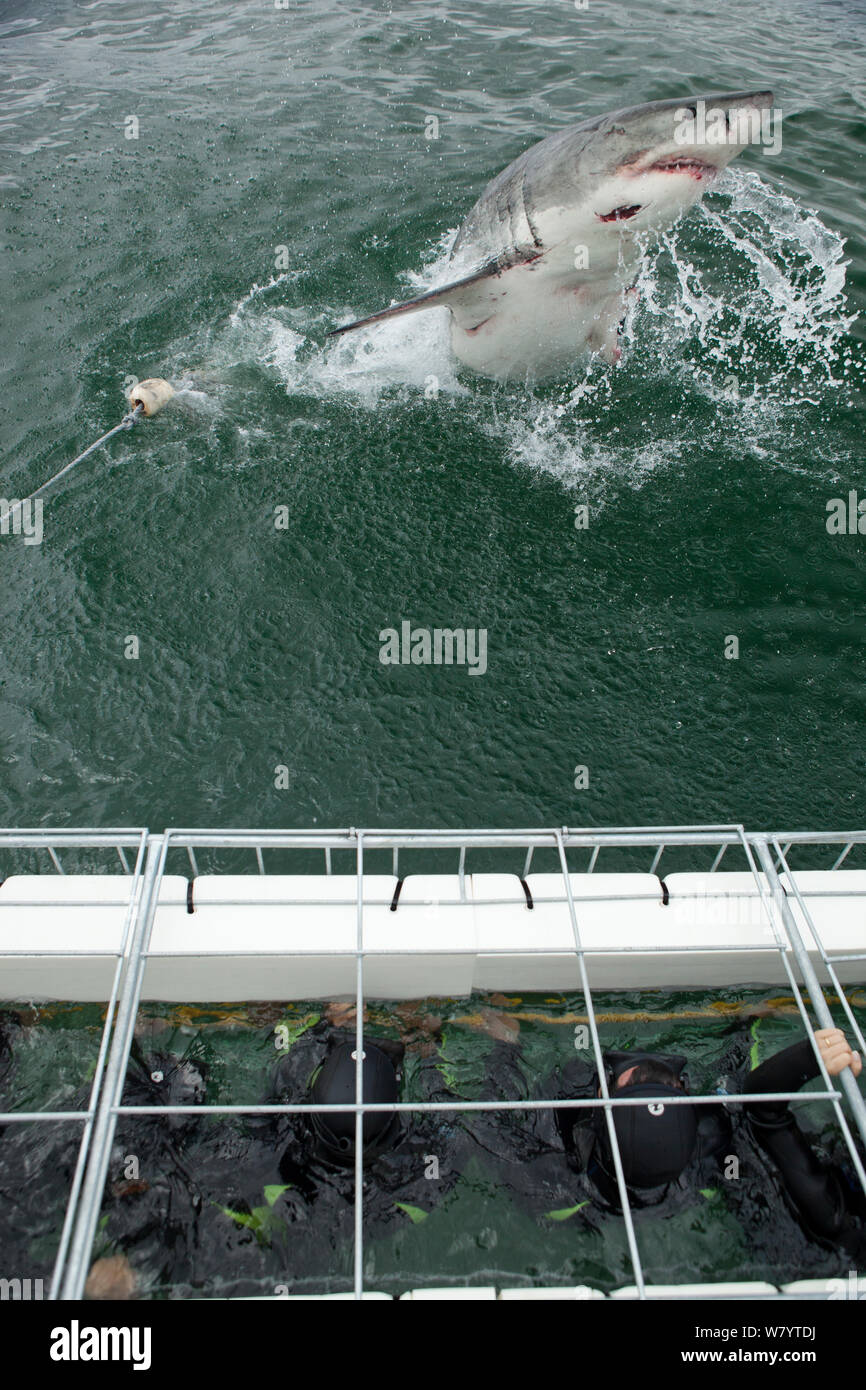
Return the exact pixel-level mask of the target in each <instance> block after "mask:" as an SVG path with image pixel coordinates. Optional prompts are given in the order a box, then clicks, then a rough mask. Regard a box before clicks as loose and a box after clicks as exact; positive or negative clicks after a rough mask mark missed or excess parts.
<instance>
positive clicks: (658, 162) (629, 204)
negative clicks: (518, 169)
mask: <svg viewBox="0 0 866 1390" xmlns="http://www.w3.org/2000/svg"><path fill="white" fill-rule="evenodd" d="M772 102H773V94H772V92H768V91H760V92H724V93H719V94H714V95H710V96H706V97H700V98H684V99H682V100H673V101H654V102H650V103H648V104H647V105H645V106H633V107H629V108H627V109H626V110H623V111H613V112H610V113H609V114H608V115H606V116H603V117H600V118H598V119H596V120H593V121H585V122H583V123H582V124H581V125H578V126H572V127H571V128H570V129H569V130H564V131H561V132H560V133H559V135H558V136H556V137H554V140H553V141H551V142H550V143H549V148H548V150H547V151H544V150H543V145H541V146H537V147H536V150H537V152H538V154H542V152H544V154H545V155H546V157H545V158H543V159H542V160H540V161H539V162H538V163H537V164H536V167H535V168H533V169H532V170H529V169H528V170H527V174H528V175H529V178H528V180H527V182H528V184H529V189H528V193H529V198H528V199H527V202H529V201H530V200H531V203H532V205H533V206H534V208H535V213H534V215H535V217H536V219H541V221H544V220H545V214H546V215H547V220H548V222H552V223H553V224H554V225H553V226H551V227H550V228H549V231H548V235H549V236H550V237H551V240H556V239H558V232H559V231H560V230H562V231H566V227H565V226H561V227H560V228H557V227H556V225H555V224H556V223H557V222H559V223H560V224H563V223H567V222H571V225H570V226H568V227H567V233H568V234H571V233H572V232H573V231H575V230H579V229H578V228H575V226H574V223H573V221H571V219H570V218H569V212H572V213H573V212H574V211H575V210H579V213H580V219H579V220H580V223H581V225H582V226H583V227H584V228H585V229H586V230H587V231H589V230H591V229H595V228H605V227H606V228H609V229H610V232H611V235H612V236H614V237H616V236H617V235H618V234H620V233H622V232H623V231H624V230H625V228H626V226H627V227H628V230H629V231H634V232H636V231H647V230H651V229H658V228H660V227H665V226H669V225H670V224H671V223H672V222H674V221H675V220H676V219H677V218H678V217H679V216H680V215H681V214H682V213H683V212H685V211H686V210H687V209H688V208H689V207H691V206H692V204H693V203H695V202H697V200H698V199H699V198H700V197H701V196H702V195H703V194H704V193H705V192H706V191H707V190H708V189H709V188H711V187H712V185H713V183H714V182H715V180H716V179H717V178H718V176H719V174H720V173H721V172H722V170H723V169H724V168H725V167H726V166H727V165H728V164H729V163H730V161H731V160H732V159H733V158H734V157H735V156H736V155H738V154H739V153H740V152H741V151H742V150H743V149H745V148H746V146H747V145H750V144H761V143H765V142H766V141H767V140H768V139H769V130H768V125H769V120H770V110H771V107H772ZM553 190H555V192H554V191H553Z"/></svg>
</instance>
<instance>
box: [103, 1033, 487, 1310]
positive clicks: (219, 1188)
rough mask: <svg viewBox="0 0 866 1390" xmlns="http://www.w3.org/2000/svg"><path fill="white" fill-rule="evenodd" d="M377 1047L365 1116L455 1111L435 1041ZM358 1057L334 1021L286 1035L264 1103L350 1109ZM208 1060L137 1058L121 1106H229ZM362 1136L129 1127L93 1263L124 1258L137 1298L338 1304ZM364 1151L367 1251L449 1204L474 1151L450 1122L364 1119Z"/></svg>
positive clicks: (342, 1120)
mask: <svg viewBox="0 0 866 1390" xmlns="http://www.w3.org/2000/svg"><path fill="white" fill-rule="evenodd" d="M334 1012H335V1011H331V1016H334ZM337 1016H339V1014H337ZM437 1021H438V1020H437ZM374 1033H375V1030H368V1029H367V1028H366V1027H365V1034H364V1057H363V1078H364V1099H365V1100H366V1101H369V1102H372V1103H380V1104H384V1105H390V1104H397V1103H399V1102H400V1101H401V1100H402V1099H417V1100H418V1101H437V1100H439V1101H447V1100H449V1099H452V1100H453V1099H454V1097H453V1094H452V1093H451V1092H450V1091H449V1089H448V1086H447V1083H446V1081H445V1079H444V1077H443V1075H442V1072H441V1071H440V1069H439V1065H437V1063H439V1062H440V1059H439V1053H438V1051H437V1049H436V1046H435V1045H434V1043H433V1041H432V1040H431V1037H430V1036H429V1034H425V1035H424V1037H423V1039H419V1038H417V1037H414V1036H412V1035H411V1033H409V1032H407V1034H406V1037H407V1042H406V1043H405V1044H404V1042H402V1041H398V1040H394V1039H390V1038H383V1037H378V1036H375V1035H374ZM355 1050H356V1035H355V1032H354V1029H341V1028H338V1027H334V1026H333V1024H332V1023H331V1022H330V1019H329V1016H328V1011H327V1010H326V1012H325V1016H324V1017H321V1018H319V1017H316V1016H313V1020H312V1021H311V1022H309V1023H306V1021H305V1023H304V1025H303V1026H302V1027H300V1028H295V1029H294V1030H292V1035H291V1042H290V1045H289V1046H288V1047H286V1048H285V1050H283V1051H281V1054H280V1056H279V1060H278V1061H277V1062H276V1063H275V1064H272V1065H271V1068H270V1072H269V1075H268V1079H267V1082H266V1087H265V1092H264V1094H263V1095H261V1096H260V1099H261V1102H262V1103H264V1104H299V1105H307V1104H310V1105H316V1104H322V1105H332V1104H335V1105H339V1104H346V1105H351V1104H354V1100H355V1079H356V1063H355V1056H354V1054H355ZM205 1054H206V1049H205V1048H203V1047H202V1046H201V1045H198V1046H197V1045H196V1044H195V1043H193V1045H191V1047H190V1048H188V1049H187V1052H186V1053H185V1054H184V1055H183V1056H181V1057H172V1056H171V1055H170V1054H169V1053H167V1052H159V1053H153V1054H145V1053H144V1052H142V1053H141V1055H139V1052H138V1048H137V1047H136V1048H135V1049H134V1050H133V1055H132V1064H131V1066H130V1068H129V1071H128V1073H127V1078H126V1086H125V1092H124V1103H125V1104H127V1105H136V1104H140V1103H153V1102H154V1101H158V1102H160V1103H163V1104H166V1105H168V1106H171V1105H173V1104H179V1103H182V1104H185V1105H187V1106H196V1107H197V1106H198V1105H199V1104H202V1103H205V1102H206V1101H208V1100H213V1101H217V1100H218V1099H220V1098H222V1095H223V1094H224V1093H223V1091H222V1087H221V1085H220V1076H219V1072H220V1068H219V1067H218V1065H217V1063H216V1059H208V1060H205ZM355 1132H356V1131H355V1114H354V1111H352V1110H336V1111H327V1112H324V1113H312V1112H308V1111H302V1112H292V1113H288V1114H273V1113H270V1114H268V1113H266V1114H242V1115H231V1116H219V1117H215V1116H197V1115H196V1114H195V1113H187V1114H183V1115H172V1114H168V1115H166V1116H159V1117H153V1116H141V1117H137V1116H130V1115H123V1116H122V1117H121V1119H120V1121H119V1124H118V1134H117V1137H116V1140H115V1144H114V1148H113V1153H112V1161H111V1171H110V1177H109V1183H108V1185H107V1189H106V1193H105V1196H104V1203H103V1217H104V1220H105V1223H106V1224H105V1226H104V1227H102V1226H101V1227H100V1240H99V1243H98V1249H97V1252H96V1253H97V1254H98V1255H99V1256H101V1257H103V1258H102V1263H106V1260H105V1257H108V1258H109V1260H113V1261H115V1262H116V1261H117V1260H118V1259H119V1257H120V1256H121V1255H122V1256H123V1257H124V1258H125V1259H126V1260H127V1261H128V1263H129V1265H130V1266H131V1269H132V1271H133V1272H134V1275H135V1278H136V1280H137V1287H138V1289H139V1291H144V1290H147V1291H154V1290H156V1289H158V1288H161V1289H166V1288H171V1289H172V1290H173V1291H174V1293H175V1295H178V1294H180V1295H181V1296H186V1295H188V1294H189V1293H191V1292H193V1291H195V1290H197V1289H198V1290H200V1289H202V1288H208V1289H210V1290H211V1291H213V1290H214V1289H219V1290H221V1291H223V1292H226V1293H230V1294H232V1295H233V1296H238V1295H242V1294H250V1295H252V1294H261V1293H263V1292H264V1293H271V1294H272V1293H273V1292H274V1290H277V1289H279V1290H285V1291H291V1292H293V1293H294V1292H329V1291H332V1290H333V1288H334V1281H335V1280H337V1281H344V1282H345V1280H346V1278H347V1276H348V1273H349V1269H350V1264H348V1263H347V1261H350V1259H351V1250H352V1243H353V1239H354V1201H355ZM362 1136H363V1188H362V1193H361V1197H362V1202H363V1221H364V1239H365V1242H368V1241H369V1242H372V1241H375V1240H376V1239H378V1238H380V1237H383V1236H388V1235H390V1234H391V1233H394V1234H398V1233H399V1231H400V1230H401V1228H405V1227H408V1226H409V1225H410V1224H413V1225H414V1224H418V1223H419V1222H421V1221H423V1220H424V1219H425V1218H426V1217H427V1216H428V1215H429V1213H430V1212H431V1211H432V1210H433V1208H434V1207H435V1206H437V1205H439V1204H441V1202H442V1201H443V1200H444V1198H445V1197H446V1195H447V1193H448V1192H450V1190H451V1189H452V1187H453V1186H454V1184H455V1183H456V1181H457V1179H458V1177H459V1176H460V1172H461V1171H462V1167H463V1162H462V1157H461V1152H462V1149H461V1146H462V1145H468V1144H469V1142H470V1141H469V1139H468V1137H467V1135H466V1133H465V1130H464V1128H463V1126H462V1125H461V1123H460V1119H459V1115H458V1113H457V1111H456V1110H455V1111H442V1112H421V1113H415V1112H402V1113H401V1112H399V1111H387V1110H385V1111H374V1112H370V1113H365V1114H364V1116H363V1122H362ZM132 1155H135V1156H136V1164H135V1171H134V1172H133V1173H130V1174H129V1175H127V1172H126V1170H125V1165H127V1164H128V1160H129V1158H130V1156H132Z"/></svg>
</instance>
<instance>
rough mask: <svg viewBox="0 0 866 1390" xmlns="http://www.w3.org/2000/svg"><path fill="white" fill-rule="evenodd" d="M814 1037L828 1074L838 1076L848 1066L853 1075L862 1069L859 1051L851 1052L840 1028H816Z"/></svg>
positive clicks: (857, 1074) (856, 1074) (858, 1073)
mask: <svg viewBox="0 0 866 1390" xmlns="http://www.w3.org/2000/svg"><path fill="white" fill-rule="evenodd" d="M815 1038H816V1040H817V1043H818V1047H819V1048H820V1051H821V1056H822V1058H823V1060H824V1066H825V1067H826V1068H827V1071H828V1073H829V1075H830V1076H838V1075H839V1073H840V1071H844V1069H845V1067H850V1068H851V1070H852V1072H853V1073H854V1075H855V1076H859V1075H860V1073H861V1071H862V1070H863V1063H862V1062H861V1060H860V1053H859V1052H852V1050H851V1048H850V1047H849V1046H848V1039H847V1038H846V1037H845V1034H844V1033H843V1032H842V1029H841V1028H816V1030H815Z"/></svg>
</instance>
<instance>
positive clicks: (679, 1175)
mask: <svg viewBox="0 0 866 1390" xmlns="http://www.w3.org/2000/svg"><path fill="white" fill-rule="evenodd" d="M815 1039H816V1042H817V1045H818V1047H820V1049H821V1054H822V1057H823V1059H824V1064H825V1066H826V1068H827V1072H828V1074H829V1075H830V1076H831V1077H832V1076H837V1075H838V1074H839V1073H840V1072H841V1071H842V1070H843V1068H844V1067H846V1066H850V1068H851V1070H852V1072H853V1074H854V1075H855V1076H857V1075H859V1074H860V1071H861V1068H862V1063H861V1059H860V1057H859V1054H858V1053H856V1052H853V1051H852V1050H851V1048H850V1047H849V1045H848V1043H847V1040H846V1038H845V1035H844V1033H843V1032H842V1031H841V1030H840V1029H838V1028H831V1029H820V1030H818V1031H817V1032H816V1034H815ZM503 1046H504V1047H507V1046H510V1045H503ZM741 1047H742V1044H740V1049H741ZM512 1053H514V1050H513V1049H512ZM743 1060H744V1059H743V1058H742V1056H740V1057H737V1056H736V1055H735V1054H734V1055H732V1056H731V1057H730V1058H729V1070H737V1069H738V1064H739V1065H742V1062H743ZM604 1062H605V1069H606V1078H607V1084H608V1091H609V1094H610V1095H611V1096H612V1097H615V1096H616V1095H622V1094H627V1095H629V1096H630V1097H641V1098H646V1102H647V1104H646V1105H645V1106H644V1105H639V1106H616V1107H613V1108H612V1111H611V1113H612V1115H613V1124H614V1128H615V1132H616V1138H617V1146H618V1149H619V1153H620V1158H621V1162H622V1169H623V1177H624V1179H625V1184H626V1188H627V1191H628V1199H629V1205H630V1206H633V1207H635V1208H641V1207H654V1206H659V1205H661V1204H664V1205H665V1209H666V1210H668V1211H670V1210H672V1209H674V1208H675V1207H677V1206H679V1205H681V1204H683V1203H684V1202H689V1201H692V1200H694V1196H695V1195H696V1193H697V1192H698V1191H699V1190H706V1188H707V1187H708V1186H711V1185H712V1184H713V1183H714V1182H716V1181H718V1179H719V1178H720V1177H722V1176H723V1175H724V1169H725V1165H726V1162H727V1161H728V1160H729V1159H730V1158H731V1157H733V1156H734V1155H732V1152H731V1150H732V1145H733V1144H736V1145H737V1147H738V1149H741V1148H742V1147H743V1146H742V1142H741V1140H742V1138H743V1134H744V1132H745V1135H746V1136H747V1137H750V1138H751V1139H752V1140H754V1142H755V1144H756V1145H757V1146H758V1147H759V1149H760V1150H761V1152H762V1153H763V1154H764V1155H766V1156H767V1157H768V1158H769V1159H770V1160H771V1167H770V1171H771V1173H774V1174H775V1175H776V1177H777V1181H778V1184H779V1187H780V1189H781V1192H782V1194H783V1195H784V1197H785V1198H786V1200H787V1202H788V1205H789V1207H790V1209H791V1210H792V1212H793V1213H794V1215H795V1217H796V1218H797V1220H798V1222H799V1224H800V1226H801V1228H802V1230H803V1231H804V1233H805V1234H806V1235H807V1236H808V1237H809V1238H810V1239H811V1240H813V1241H817V1242H819V1243H822V1244H826V1245H831V1246H833V1247H834V1248H841V1249H843V1250H846V1251H848V1252H850V1253H851V1254H858V1255H860V1256H862V1255H863V1254H864V1253H866V1223H864V1217H866V1204H864V1199H863V1195H862V1193H860V1192H859V1188H858V1185H857V1180H856V1177H853V1176H852V1178H851V1179H850V1180H849V1178H848V1176H847V1174H846V1173H845V1171H844V1170H843V1169H842V1168H840V1167H838V1166H827V1165H824V1164H822V1163H820V1162H819V1160H818V1158H817V1156H816V1155H815V1153H814V1151H813V1149H812V1146H811V1144H810V1143H809V1140H808V1139H807V1138H806V1136H805V1135H804V1133H803V1132H802V1130H801V1129H800V1127H799V1125H798V1123H797V1121H796V1119H795V1117H794V1115H793V1114H792V1113H791V1110H790V1106H789V1104H788V1102H787V1101H785V1100H779V1101H769V1102H760V1103H756V1104H754V1105H748V1106H743V1107H739V1106H738V1107H736V1110H737V1111H738V1112H739V1114H735V1115H733V1116H732V1114H731V1113H730V1112H731V1111H732V1110H733V1109H734V1107H730V1106H726V1105H722V1104H719V1105H709V1104H702V1105H695V1106H691V1105H683V1104H677V1105H666V1104H665V1098H666V1097H674V1096H680V1095H682V1094H684V1093H686V1094H688V1093H689V1083H688V1078H687V1076H686V1072H685V1068H686V1058H685V1057H683V1056H675V1055H668V1054H659V1053H649V1052H639V1051H630V1052H616V1051H608V1052H605V1053H604ZM491 1072H492V1073H493V1074H495V1075H497V1076H498V1077H500V1078H506V1084H505V1086H504V1087H500V1093H501V1094H502V1096H503V1099H517V1098H518V1094H517V1092H519V1091H522V1093H523V1095H526V1093H527V1088H526V1084H525V1080H524V1079H523V1077H522V1072H521V1069H520V1067H519V1062H518V1059H517V1057H516V1055H512V1067H511V1073H510V1078H511V1079H510V1084H509V1083H508V1081H507V1078H508V1075H509V1073H508V1070H507V1068H505V1067H503V1066H502V1064H501V1063H500V1064H499V1065H497V1066H496V1067H492V1068H491ZM818 1075H819V1067H818V1063H817V1061H816V1058H815V1053H814V1050H813V1047H812V1045H811V1042H810V1041H809V1039H804V1040H803V1041H802V1042H799V1043H795V1044H793V1046H791V1047H788V1048H786V1049H785V1050H784V1051H783V1052H780V1053H778V1054H777V1055H776V1056H775V1057H771V1058H769V1059H767V1061H765V1062H763V1063H761V1064H760V1066H758V1067H756V1068H755V1069H754V1070H753V1071H752V1072H750V1073H749V1075H748V1076H747V1078H746V1080H745V1084H744V1085H743V1086H742V1088H741V1091H742V1094H744V1095H749V1094H750V1093H751V1094H753V1095H757V1094H761V1093H769V1092H792V1091H797V1090H799V1089H800V1087H801V1086H803V1085H805V1084H806V1082H808V1081H811V1080H812V1079H814V1078H815V1077H817V1076H818ZM543 1094H545V1095H547V1096H550V1097H551V1100H552V1101H553V1102H554V1104H552V1105H551V1107H550V1109H547V1108H545V1109H542V1110H536V1111H531V1112H526V1116H527V1118H526V1119H524V1120H523V1121H522V1122H521V1123H520V1125H519V1127H518V1126H514V1125H513V1123H509V1120H508V1118H507V1113H508V1112H501V1113H500V1114H499V1115H495V1114H494V1115H487V1116H484V1117H479V1119H478V1121H477V1122H476V1123H475V1125H474V1126H473V1128H474V1131H475V1133H476V1137H477V1138H478V1139H479V1142H481V1144H482V1145H483V1146H484V1147H485V1148H486V1149H487V1150H488V1152H490V1153H491V1154H493V1155H494V1157H495V1158H496V1159H497V1161H498V1162H499V1166H500V1167H502V1165H503V1153H504V1151H505V1150H506V1149H507V1145H508V1140H509V1138H510V1140H511V1143H512V1149H513V1156H512V1157H511V1158H510V1159H507V1158H506V1159H505V1163H506V1165H507V1167H508V1178H507V1181H508V1182H509V1184H510V1185H513V1186H515V1187H516V1188H517V1189H518V1190H519V1191H521V1192H523V1193H524V1194H525V1195H531V1198H532V1204H533V1206H535V1207H537V1208H540V1207H541V1206H542V1205H544V1206H548V1207H551V1206H557V1205H559V1207H560V1213H559V1214H560V1215H561V1214H563V1213H564V1212H565V1211H570V1210H573V1211H577V1210H578V1209H579V1205H578V1204H576V1205H574V1206H573V1207H572V1206H565V1207H563V1205H562V1204H563V1200H564V1194H566V1193H567V1194H569V1197H570V1200H571V1201H573V1197H574V1187H573V1179H572V1183H571V1184H570V1185H569V1184H568V1183H567V1180H566V1179H565V1174H564V1172H563V1167H564V1165H562V1159H561V1155H562V1150H563V1149H564V1150H565V1154H566V1155H567V1159H568V1165H569V1167H570V1169H571V1170H572V1171H576V1172H577V1173H579V1174H580V1176H581V1179H582V1185H581V1192H580V1195H581V1196H583V1197H585V1198H586V1202H585V1203H583V1205H589V1204H592V1205H595V1206H597V1207H600V1208H601V1209H602V1210H607V1211H614V1212H618V1211H620V1210H621V1204H620V1196H619V1189H618V1184H617V1180H616V1171H615V1164H614V1158H613V1152H612V1145H611V1142H610V1135H609V1129H608V1125H607V1121H606V1118H605V1111H604V1108H603V1107H601V1106H599V1107H597V1108H596V1107H593V1108H591V1109H590V1108H586V1109H583V1108H582V1109H576V1108H575V1109H572V1108H563V1107H556V1105H555V1101H556V1100H565V1099H569V1100H578V1099H582V1098H586V1099H589V1098H590V1097H593V1096H601V1094H602V1091H601V1087H600V1085H599V1077H598V1073H597V1071H596V1070H595V1069H594V1068H592V1067H591V1066H589V1065H588V1064H587V1063H586V1062H582V1061H580V1060H579V1059H575V1060H574V1061H573V1062H570V1063H569V1064H568V1065H567V1066H566V1067H565V1068H564V1069H563V1072H562V1073H561V1074H560V1077H559V1079H558V1083H557V1084H555V1085H554V1086H553V1087H552V1089H550V1088H548V1089H547V1090H546V1092H544V1093H543ZM719 1094H720V1095H726V1094H728V1092H727V1091H725V1090H722V1089H720V1090H719ZM730 1094H735V1092H731V1093H730ZM518 1165H520V1166H522V1170H523V1171H522V1173H521V1172H520V1167H519V1166H518ZM739 1186H742V1184H739ZM737 1187H738V1184H737V1183H733V1182H728V1183H727V1184H726V1189H727V1190H728V1191H733V1190H735V1189H736V1188H737ZM530 1189H531V1192H530ZM764 1205H765V1206H766V1203H765V1204H764ZM547 1214H549V1213H547Z"/></svg>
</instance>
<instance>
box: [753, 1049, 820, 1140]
mask: <svg viewBox="0 0 866 1390" xmlns="http://www.w3.org/2000/svg"><path fill="white" fill-rule="evenodd" d="M817 1075H818V1062H817V1060H816V1058H815V1052H814V1049H813V1047H812V1044H811V1043H810V1042H809V1040H808V1038H804V1039H803V1041H802V1042H798V1043H794V1044H793V1045H792V1046H791V1047H786V1048H785V1050H784V1052H777V1053H776V1055H775V1057H768V1058H767V1060H766V1061H765V1062H762V1063H761V1065H760V1066H758V1067H755V1070H754V1071H752V1072H750V1073H749V1075H748V1077H747V1078H746V1084H745V1085H744V1087H743V1092H744V1094H745V1095H749V1094H751V1095H757V1094H760V1093H761V1092H763V1091H799V1089H800V1087H801V1086H805V1085H806V1082H807V1081H813V1080H814V1078H815V1077H816V1076H817ZM748 1114H749V1116H750V1118H751V1119H753V1120H756V1121H758V1122H760V1123H761V1124H784V1123H785V1121H786V1119H787V1118H788V1115H789V1110H788V1102H787V1101H786V1100H778V1101H767V1102H766V1103H764V1102H762V1103H761V1104H760V1105H750V1106H749V1107H748Z"/></svg>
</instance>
